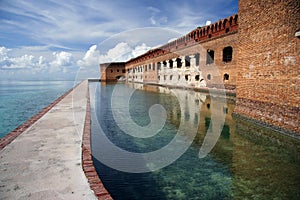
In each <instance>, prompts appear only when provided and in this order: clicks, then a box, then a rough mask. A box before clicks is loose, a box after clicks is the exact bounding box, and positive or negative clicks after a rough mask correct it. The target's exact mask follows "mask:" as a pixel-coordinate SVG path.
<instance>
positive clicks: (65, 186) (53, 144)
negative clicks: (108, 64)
mask: <svg viewBox="0 0 300 200" xmlns="http://www.w3.org/2000/svg"><path fill="white" fill-rule="evenodd" d="M87 91H88V81H84V82H82V83H81V84H80V85H78V86H77V87H76V88H74V90H73V91H72V92H71V93H69V94H68V95H67V96H65V97H64V98H63V99H62V100H61V101H60V102H59V103H58V104H56V105H55V106H54V107H53V108H51V110H50V111H49V112H47V113H46V114H45V115H44V116H42V117H41V118H40V119H39V120H37V121H36V122H35V123H34V124H32V125H31V126H30V127H29V128H28V129H27V130H25V131H24V132H23V133H22V134H21V135H19V136H18V137H17V138H16V139H14V140H13V141H12V142H11V143H10V144H8V145H6V146H5V147H4V148H3V149H2V150H1V151H0V199H43V200H45V199H51V200H52V199H56V200H59V199H80V200H82V199H97V197H96V196H95V194H94V192H93V191H92V190H91V189H90V186H89V183H88V181H87V178H86V176H85V174H84V172H83V169H82V160H81V153H82V150H81V144H82V136H83V135H82V134H83V129H84V123H85V116H86V108H87ZM74 92H76V96H75V98H73V93H74ZM73 111H74V112H73ZM74 116H75V117H76V122H75V120H74Z"/></svg>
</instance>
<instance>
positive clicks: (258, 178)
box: [91, 83, 300, 199]
mask: <svg viewBox="0 0 300 200" xmlns="http://www.w3.org/2000/svg"><path fill="white" fill-rule="evenodd" d="M91 84H94V85H92V86H95V84H98V83H91ZM130 87H134V88H136V89H138V90H136V91H135V93H134V95H133V96H132V98H131V100H130V105H129V107H130V114H131V116H132V119H133V120H134V121H135V122H136V123H137V124H139V125H141V126H145V125H147V124H148V123H149V122H150V119H149V116H148V109H149V107H150V106H151V105H153V104H156V103H158V104H161V105H163V106H164V108H165V109H166V111H167V122H166V124H165V126H164V128H163V129H162V131H161V132H160V133H159V134H157V135H155V136H154V137H150V138H146V139H142V138H133V137H131V136H129V135H127V134H123V133H122V131H121V130H120V129H119V128H118V127H117V126H116V124H114V122H113V118H112V114H111V112H110V111H109V109H110V96H111V93H112V90H113V88H114V85H106V86H101V88H100V89H101V93H100V92H99V91H98V93H97V94H96V101H97V103H98V104H96V105H97V111H96V112H97V115H98V120H99V123H100V125H101V127H102V129H103V131H104V132H105V133H106V135H107V137H108V138H109V139H110V140H111V141H112V142H113V143H115V144H116V145H118V146H119V147H121V148H123V149H126V150H128V151H133V152H150V151H154V150H156V149H159V148H162V147H163V146H165V145H167V144H168V142H170V140H172V138H173V137H174V135H175V134H176V130H177V129H178V127H179V123H180V119H181V116H182V115H183V118H184V121H185V123H186V125H187V126H197V125H198V133H197V135H196V137H195V139H194V142H193V144H192V145H191V147H190V148H189V149H188V150H187V151H186V152H185V153H184V155H183V156H181V157H180V158H179V159H178V160H177V161H176V162H174V163H173V164H171V165H169V166H167V167H165V168H163V169H161V170H158V171H154V172H152V173H143V174H131V173H124V172H119V171H117V170H114V169H111V168H109V167H106V166H105V165H103V164H101V163H100V162H99V161H98V160H97V159H94V162H95V165H96V168H97V170H98V172H99V173H100V178H101V180H102V181H103V182H104V184H105V186H106V188H107V189H108V191H109V192H110V193H111V195H112V197H113V198H115V199H244V198H249V199H273V198H278V199H299V197H300V192H299V188H300V176H299V173H298V170H299V166H300V158H299V149H300V148H299V146H300V144H299V142H296V141H294V140H293V139H290V138H286V137H282V136H280V135H278V134H276V133H274V132H271V131H270V130H268V129H265V128H262V127H258V126H256V125H253V124H250V123H248V122H246V121H243V120H241V119H235V120H234V119H233V118H232V112H233V109H234V104H235V99H234V98H233V97H227V99H226V102H227V104H225V105H224V104H223V103H218V102H220V101H219V100H220V99H221V98H222V97H220V96H218V95H212V96H210V95H208V94H203V93H199V92H193V91H191V90H179V89H176V92H177V97H175V96H174V95H172V94H171V93H170V92H168V91H169V90H168V89H166V88H162V87H156V86H149V85H147V86H146V85H141V84H131V85H130ZM179 101H180V103H179ZM179 105H183V106H184V107H183V112H184V113H182V112H181V111H180V106H179ZM213 108H214V109H215V110H218V111H219V112H221V113H222V115H224V116H225V123H224V125H223V126H222V127H219V126H218V122H217V121H218V120H215V122H214V120H212V118H211V116H212V110H213ZM92 123H95V119H92ZM214 123H215V125H212V124H214ZM92 126H93V124H92ZM216 128H220V130H221V135H220V137H219V139H218V142H217V144H216V145H215V146H214V148H213V149H212V151H211V152H210V153H209V155H208V156H207V157H205V158H203V159H199V157H198V154H199V149H200V147H201V145H202V143H203V139H204V137H205V136H206V134H209V129H216ZM95 134H97V133H95V132H93V128H92V148H93V155H94V156H96V155H97V153H99V152H97V144H99V141H96V140H95V136H94V137H93V135H95ZM184 135H185V136H186V137H189V132H188V130H187V131H186V132H185V133H184ZM96 157H97V156H96ZM127 164H129V165H130V164H131V163H127ZM148 164H149V163H148ZM132 165H134V163H132Z"/></svg>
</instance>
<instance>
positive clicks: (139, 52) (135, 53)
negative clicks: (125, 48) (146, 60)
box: [132, 43, 151, 57]
mask: <svg viewBox="0 0 300 200" xmlns="http://www.w3.org/2000/svg"><path fill="white" fill-rule="evenodd" d="M150 49H151V47H148V46H147V45H146V44H145V43H143V44H142V45H140V46H136V47H135V48H134V50H133V51H132V56H133V57H137V56H140V55H142V54H144V53H145V52H147V51H149V50H150Z"/></svg>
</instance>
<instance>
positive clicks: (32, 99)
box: [0, 81, 74, 138]
mask: <svg viewBox="0 0 300 200" xmlns="http://www.w3.org/2000/svg"><path fill="white" fill-rule="evenodd" d="M73 85H74V81H0V138H2V137H4V136H5V135H7V134H8V133H9V132H10V131H12V130H13V129H15V128H16V127H18V126H19V125H21V124H22V123H24V122H25V121H27V120H28V119H29V118H30V117H32V116H33V115H35V114H36V113H38V112H39V111H40V110H41V109H43V108H44V107H46V106H48V105H49V104H50V103H52V102H53V101H54V100H56V99H57V98H58V97H60V96H61V95H63V94H64V93H65V92H66V91H68V90H69V89H71V88H72V87H73Z"/></svg>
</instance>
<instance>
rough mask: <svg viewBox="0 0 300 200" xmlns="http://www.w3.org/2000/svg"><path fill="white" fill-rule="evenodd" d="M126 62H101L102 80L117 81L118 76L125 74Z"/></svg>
mask: <svg viewBox="0 0 300 200" xmlns="http://www.w3.org/2000/svg"><path fill="white" fill-rule="evenodd" d="M125 74H126V72H125V63H123V62H117V63H103V64H100V76H101V77H100V80H101V81H117V77H120V76H125Z"/></svg>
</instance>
